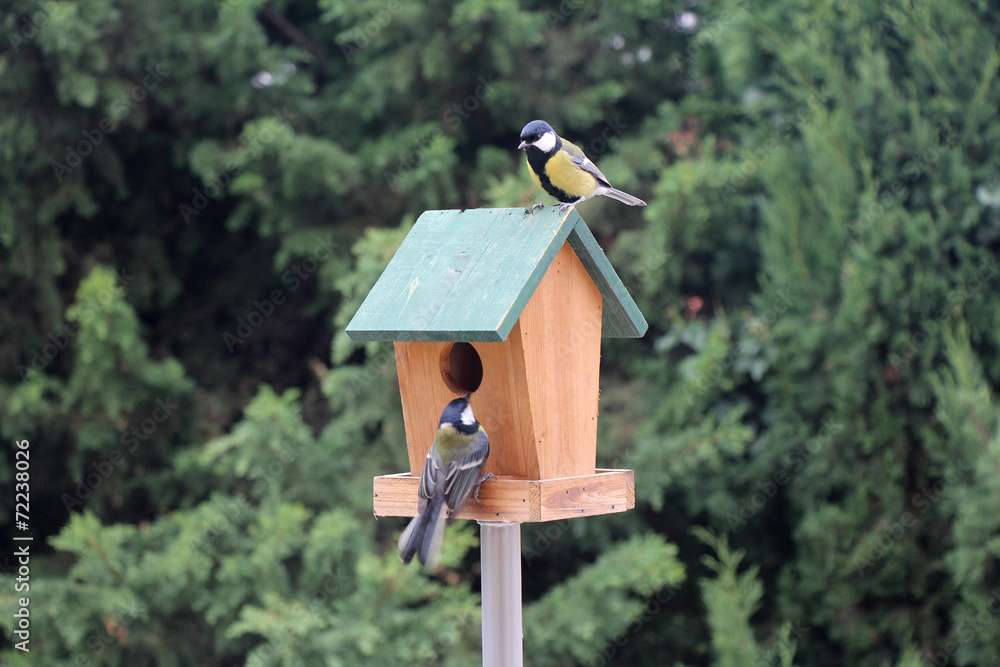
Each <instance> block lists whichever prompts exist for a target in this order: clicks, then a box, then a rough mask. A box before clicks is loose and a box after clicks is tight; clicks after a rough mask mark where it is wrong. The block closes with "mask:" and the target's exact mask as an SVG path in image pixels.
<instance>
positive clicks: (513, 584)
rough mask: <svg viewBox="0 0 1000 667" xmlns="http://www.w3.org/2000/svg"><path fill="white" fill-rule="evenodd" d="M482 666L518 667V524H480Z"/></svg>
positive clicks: (519, 615)
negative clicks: (481, 558)
mask: <svg viewBox="0 0 1000 667" xmlns="http://www.w3.org/2000/svg"><path fill="white" fill-rule="evenodd" d="M479 525H480V532H481V534H482V547H481V548H482V557H483V667H521V666H522V664H523V655H522V654H523V650H522V640H521V637H522V631H521V627H522V626H521V524H519V523H508V522H504V521H480V522H479Z"/></svg>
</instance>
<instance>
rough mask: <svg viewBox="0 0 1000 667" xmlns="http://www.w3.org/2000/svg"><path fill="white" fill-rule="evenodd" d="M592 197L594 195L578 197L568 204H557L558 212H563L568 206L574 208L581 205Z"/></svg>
mask: <svg viewBox="0 0 1000 667" xmlns="http://www.w3.org/2000/svg"><path fill="white" fill-rule="evenodd" d="M593 196H594V195H590V196H588V197H580V198H579V199H577V200H576V201H570V202H565V201H564V202H563V203H561V204H559V210H560V211H565V210H566V209H568V208H569V207H570V206H576V205H577V204H582V203H583V202H585V201H587V200H588V199H590V197H593Z"/></svg>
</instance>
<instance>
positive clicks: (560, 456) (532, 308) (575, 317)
mask: <svg viewBox="0 0 1000 667" xmlns="http://www.w3.org/2000/svg"><path fill="white" fill-rule="evenodd" d="M601 308H602V299H601V293H600V291H598V289H597V287H596V286H595V285H594V283H593V281H592V280H591V279H590V276H589V274H588V273H587V270H586V269H585V268H584V266H583V264H582V263H581V262H580V260H579V258H578V257H577V256H576V253H575V252H574V251H573V249H572V248H571V247H570V246H569V244H568V243H564V244H563V246H562V248H561V249H560V251H559V254H558V256H557V257H556V258H555V259H554V260H553V261H552V263H551V265H550V267H549V271H548V273H546V274H545V277H544V278H543V279H542V280H541V282H540V283H539V286H538V288H537V289H536V290H535V293H534V294H533V295H532V297H531V300H530V301H529V303H528V304H527V306H526V307H525V308H524V312H523V314H522V315H521V319H520V320H518V322H517V323H516V324H515V325H514V328H513V330H512V331H511V335H510V336H508V337H507V340H505V341H503V342H500V343H481V342H474V343H470V345H472V347H473V349H475V350H476V352H477V353H478V354H479V358H480V360H481V361H482V365H483V381H482V384H481V385H480V387H479V389H478V390H477V391H476V392H475V393H474V394H473V395H472V397H471V399H470V403H471V405H472V410H473V412H474V413H475V415H476V418H477V419H478V420H479V422H480V423H481V424H482V425H483V428H484V429H485V430H486V433H487V435H488V436H489V438H490V458H489V461H487V464H486V468H485V470H486V471H487V472H492V473H494V474H497V475H512V476H516V477H520V478H523V479H550V478H559V477H570V476H574V475H587V474H592V473H593V472H594V466H595V464H596V461H597V402H598V395H599V382H600V363H601V319H602V318H601ZM451 345H452V343H439V342H406V341H400V342H396V343H395V347H396V368H397V372H398V376H399V388H400V394H401V397H402V404H403V424H404V427H405V429H406V443H407V452H408V455H409V461H410V472H411V473H412V474H414V475H418V474H419V473H420V470H421V469H422V468H423V464H424V457H425V456H426V455H427V450H428V449H429V448H430V446H431V443H432V442H433V440H434V434H435V432H436V431H437V428H438V421H439V419H440V415H441V411H442V410H443V409H444V406H445V404H446V403H447V402H448V401H450V400H451V399H453V398H455V397H456V396H458V394H457V393H455V392H454V391H453V390H452V389H450V388H449V386H448V384H447V382H446V381H445V379H444V377H443V375H442V370H441V364H442V358H447V357H448V351H449V349H450V347H451Z"/></svg>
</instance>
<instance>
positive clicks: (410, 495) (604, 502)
mask: <svg viewBox="0 0 1000 667" xmlns="http://www.w3.org/2000/svg"><path fill="white" fill-rule="evenodd" d="M419 485H420V478H419V477H415V476H413V475H411V474H410V473H399V474H396V475H382V476H380V477H376V478H375V479H374V482H373V506H374V511H375V516H400V517H412V516H415V515H416V513H417V487H418V486H419ZM634 507H635V474H634V473H633V471H631V470H603V469H601V470H597V471H595V472H594V474H591V475H580V476H574V477H563V478H559V479H548V480H525V479H516V478H509V477H501V478H500V479H496V480H488V481H486V482H484V483H483V486H482V487H481V489H480V493H479V502H476V500H475V499H470V500H469V502H468V503H467V504H466V506H465V507H464V508H462V511H461V512H459V513H458V518H459V519H474V520H481V521H517V522H522V523H534V522H541V521H557V520H559V519H569V518H573V517H582V516H596V515H599V514H612V513H615V512H624V511H626V510H630V509H633V508H634Z"/></svg>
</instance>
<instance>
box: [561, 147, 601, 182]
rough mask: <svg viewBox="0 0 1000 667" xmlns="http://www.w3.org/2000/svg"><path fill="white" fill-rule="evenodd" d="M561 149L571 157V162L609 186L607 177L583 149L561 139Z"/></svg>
mask: <svg viewBox="0 0 1000 667" xmlns="http://www.w3.org/2000/svg"><path fill="white" fill-rule="evenodd" d="M562 149H563V150H564V151H566V152H567V153H568V154H569V156H570V157H571V158H572V159H573V164H575V165H576V166H578V167H579V168H580V169H583V170H584V171H585V172H587V173H588V174H591V175H592V176H594V177H595V178H597V180H599V181H601V183H602V184H604V185H606V186H608V187H609V188H610V187H611V183H609V182H608V177H607V176H605V175H604V174H603V173H602V172H601V170H600V169H598V168H597V165H596V164H594V163H593V162H591V161H590V158H588V157H587V156H586V155H584V154H583V151H582V150H580V147H579V146H577V145H576V144H574V143H572V142H569V141H566V140H565V139H563V140H562Z"/></svg>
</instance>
